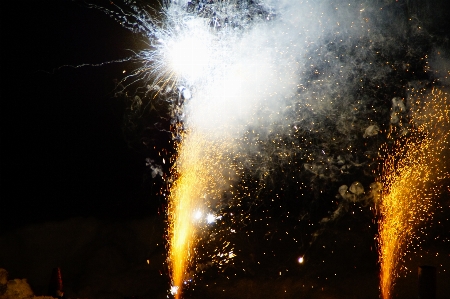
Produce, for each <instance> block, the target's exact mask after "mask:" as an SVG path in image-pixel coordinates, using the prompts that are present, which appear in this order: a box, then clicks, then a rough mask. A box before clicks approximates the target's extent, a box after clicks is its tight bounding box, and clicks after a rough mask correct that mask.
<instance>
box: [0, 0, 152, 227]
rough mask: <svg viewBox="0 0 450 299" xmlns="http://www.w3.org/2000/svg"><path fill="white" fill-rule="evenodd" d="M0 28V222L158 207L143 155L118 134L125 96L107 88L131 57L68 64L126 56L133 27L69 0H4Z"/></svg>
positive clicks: (129, 213)
mask: <svg viewBox="0 0 450 299" xmlns="http://www.w3.org/2000/svg"><path fill="white" fill-rule="evenodd" d="M99 4H103V5H107V2H105V3H99ZM1 32H2V38H1V39H2V61H1V65H2V67H1V68H2V73H3V75H2V78H3V79H2V94H1V111H2V112H1V115H2V116H1V121H2V129H1V208H0V211H2V215H1V219H0V231H3V230H9V229H12V228H16V227H19V226H22V225H25V224H28V223H31V222H42V221H46V220H50V219H51V220H55V219H65V218H67V217H71V216H98V217H109V218H111V217H114V218H116V217H125V218H133V217H140V216H145V215H149V214H155V213H156V210H157V208H158V205H159V204H160V203H155V202H154V201H152V195H153V193H156V192H154V191H155V190H152V191H150V190H149V187H148V185H149V182H145V184H144V182H143V174H144V172H145V156H144V154H143V153H142V152H138V151H137V150H136V149H132V148H130V147H129V146H128V144H127V141H126V139H125V138H124V135H123V115H124V110H125V105H126V103H124V101H123V99H121V98H114V97H113V96H114V88H115V84H114V82H113V80H114V79H119V80H120V79H121V78H122V77H123V76H124V73H123V72H124V71H127V67H128V65H127V64H126V63H113V64H107V65H103V66H98V67H95V66H84V67H80V68H73V67H69V66H68V65H71V66H78V65H82V64H101V63H104V62H109V61H113V60H119V59H122V58H126V57H128V56H130V55H131V52H129V51H127V50H126V49H135V50H136V49H139V47H141V46H142V44H140V40H139V39H138V38H140V36H137V35H135V34H133V33H131V32H130V31H128V30H127V29H124V28H123V27H121V26H120V25H119V24H118V23H116V22H115V21H114V20H112V19H111V18H110V17H108V16H107V15H106V14H104V13H102V12H101V11H99V10H97V9H90V8H88V7H87V6H86V5H83V4H82V3H76V2H73V1H44V2H36V1H22V2H16V1H14V2H11V3H8V4H6V9H5V7H4V8H3V9H2V31H1ZM125 74H126V73H125ZM150 185H151V182H150ZM149 192H150V193H149ZM6 211H8V212H6Z"/></svg>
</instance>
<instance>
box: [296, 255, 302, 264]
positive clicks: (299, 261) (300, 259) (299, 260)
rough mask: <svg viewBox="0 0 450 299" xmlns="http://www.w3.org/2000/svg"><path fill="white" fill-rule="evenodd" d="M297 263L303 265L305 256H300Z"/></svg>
mask: <svg viewBox="0 0 450 299" xmlns="http://www.w3.org/2000/svg"><path fill="white" fill-rule="evenodd" d="M297 261H298V263H299V264H303V262H304V259H303V256H300V257H299V258H298V260H297Z"/></svg>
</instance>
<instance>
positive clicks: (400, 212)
mask: <svg viewBox="0 0 450 299" xmlns="http://www.w3.org/2000/svg"><path fill="white" fill-rule="evenodd" d="M413 98H414V99H415V100H414V101H412V102H411V103H410V109H411V121H410V124H409V126H410V128H409V133H408V135H407V136H406V137H404V138H400V139H399V140H397V141H396V142H395V143H394V145H393V151H392V153H391V154H390V155H388V156H387V158H386V159H385V161H384V163H383V169H382V176H381V183H382V184H383V191H382V201H381V205H380V214H381V220H380V222H379V237H378V242H379V259H380V267H381V272H380V290H381V295H382V298H383V299H389V298H391V297H392V292H393V287H394V284H395V279H396V278H397V277H398V276H399V270H398V269H399V265H400V264H401V263H402V261H403V257H404V256H405V255H406V253H407V251H408V244H410V243H411V241H412V240H413V239H415V238H419V237H420V236H418V235H417V234H415V233H416V232H417V228H419V227H421V226H423V224H424V223H425V222H426V221H427V220H429V219H431V218H432V217H433V213H434V208H435V206H436V205H437V204H438V203H437V202H436V198H437V197H438V195H439V193H440V187H442V185H443V183H444V184H445V182H447V183H448V179H449V178H450V175H449V169H448V168H449V166H448V162H447V160H448V154H449V146H448V142H449V131H450V130H449V128H450V120H449V109H450V103H449V101H448V99H447V93H444V92H443V91H441V90H438V89H433V91H432V92H431V94H428V95H423V94H422V93H421V92H416V93H415V94H414V96H413V97H411V99H413Z"/></svg>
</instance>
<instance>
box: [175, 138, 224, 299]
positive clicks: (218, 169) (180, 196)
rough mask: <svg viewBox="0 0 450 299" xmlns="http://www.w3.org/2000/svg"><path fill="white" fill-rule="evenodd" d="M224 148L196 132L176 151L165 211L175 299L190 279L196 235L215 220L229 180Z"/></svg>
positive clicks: (222, 145) (196, 240) (196, 241)
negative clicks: (215, 209)
mask: <svg viewBox="0 0 450 299" xmlns="http://www.w3.org/2000/svg"><path fill="white" fill-rule="evenodd" d="M226 148H227V147H226V145H225V144H224V142H218V141H207V138H204V136H201V135H200V134H196V133H193V134H189V133H187V134H185V136H184V139H183V142H182V143H181V144H180V146H179V148H178V150H179V154H178V158H177V161H176V164H175V176H176V180H175V182H174V183H173V185H172V188H171V195H170V198H169V208H168V218H169V219H168V220H169V232H168V238H169V258H168V262H169V267H170V271H171V278H172V288H171V293H172V294H173V295H174V296H175V298H180V297H181V291H182V285H183V283H184V282H185V281H187V280H188V279H190V278H192V277H191V275H192V274H190V267H191V266H192V263H193V259H194V253H195V247H196V245H197V243H198V239H199V236H200V234H201V232H202V230H203V229H204V228H205V226H206V225H207V224H208V223H210V222H211V219H212V218H213V217H214V216H213V213H214V206H215V203H216V202H217V199H218V198H220V195H221V194H220V192H221V191H222V190H225V189H226V186H227V182H229V180H230V176H231V175H230V171H229V170H228V169H229V166H228V165H229V163H224V159H225V158H223V157H224V156H223V154H221V153H223V152H226ZM219 149H220V150H219ZM224 165H227V166H226V167H224Z"/></svg>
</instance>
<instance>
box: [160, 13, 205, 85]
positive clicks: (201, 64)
mask: <svg viewBox="0 0 450 299" xmlns="http://www.w3.org/2000/svg"><path fill="white" fill-rule="evenodd" d="M203 23H204V21H202V20H200V21H199V20H196V21H195V22H194V20H191V21H190V22H188V23H187V26H186V28H184V29H182V31H181V32H178V34H177V35H176V36H175V37H174V38H173V39H172V40H171V41H170V42H169V43H168V46H167V55H168V60H169V66H170V68H171V69H172V70H173V71H174V72H175V74H176V75H177V77H179V78H183V79H184V80H186V81H187V82H188V83H189V84H193V83H194V82H196V81H197V80H199V79H200V78H201V77H202V76H204V75H205V73H208V67H209V66H210V64H211V63H210V60H211V57H212V51H211V48H210V47H211V44H212V42H213V38H212V34H211V33H210V32H209V31H208V29H207V28H205V27H206V25H205V24H203Z"/></svg>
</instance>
